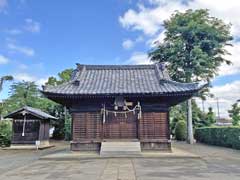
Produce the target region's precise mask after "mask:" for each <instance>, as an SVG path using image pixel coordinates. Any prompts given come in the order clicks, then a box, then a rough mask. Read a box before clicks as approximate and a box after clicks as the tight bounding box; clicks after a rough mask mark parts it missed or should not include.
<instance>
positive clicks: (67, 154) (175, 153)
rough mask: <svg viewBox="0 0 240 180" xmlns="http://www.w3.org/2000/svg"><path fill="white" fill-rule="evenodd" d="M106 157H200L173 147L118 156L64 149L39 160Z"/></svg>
mask: <svg viewBox="0 0 240 180" xmlns="http://www.w3.org/2000/svg"><path fill="white" fill-rule="evenodd" d="M107 158H159V159H181V158H183V159H185V158H190V159H200V156H199V155H196V154H192V153H189V152H187V151H183V150H181V149H176V148H174V149H173V150H172V152H159V151H146V152H141V153H140V154H139V155H126V154H122V155H119V156H116V155H113V156H100V154H99V153H96V152H73V151H64V152H58V153H54V154H49V155H46V156H42V157H40V160H53V161H71V160H72V161H79V160H84V159H85V160H86V159H107Z"/></svg>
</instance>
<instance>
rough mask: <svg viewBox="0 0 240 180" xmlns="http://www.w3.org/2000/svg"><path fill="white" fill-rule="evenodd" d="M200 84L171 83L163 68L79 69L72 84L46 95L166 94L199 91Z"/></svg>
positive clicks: (46, 90)
mask: <svg viewBox="0 0 240 180" xmlns="http://www.w3.org/2000/svg"><path fill="white" fill-rule="evenodd" d="M198 89H200V86H199V85H198V83H178V82H174V81H172V80H171V79H170V77H169V75H168V72H167V70H166V68H165V67H164V66H163V65H161V64H151V65H78V68H77V69H76V70H75V71H74V72H73V75H72V79H71V81H69V82H67V83H64V84H62V85H58V86H46V87H44V89H43V93H44V94H48V95H49V94H58V95H59V94H67V95H83V96H84V95H117V94H118V95H119V94H121V95H124V94H165V93H183V92H189V91H197V90H198Z"/></svg>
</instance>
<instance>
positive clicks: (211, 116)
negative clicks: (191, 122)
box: [205, 107, 216, 126]
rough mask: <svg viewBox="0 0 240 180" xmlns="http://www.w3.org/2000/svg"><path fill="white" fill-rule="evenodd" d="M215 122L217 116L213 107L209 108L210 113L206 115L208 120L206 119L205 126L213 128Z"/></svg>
mask: <svg viewBox="0 0 240 180" xmlns="http://www.w3.org/2000/svg"><path fill="white" fill-rule="evenodd" d="M215 122H216V116H215V114H214V112H213V110H212V107H209V108H208V112H207V114H206V118H205V125H206V126H211V125H212V124H214V123H215Z"/></svg>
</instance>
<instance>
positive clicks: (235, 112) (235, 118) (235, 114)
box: [228, 103, 240, 126]
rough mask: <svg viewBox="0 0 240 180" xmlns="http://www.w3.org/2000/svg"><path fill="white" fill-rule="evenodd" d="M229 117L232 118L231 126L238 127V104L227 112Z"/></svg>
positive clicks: (239, 108)
mask: <svg viewBox="0 0 240 180" xmlns="http://www.w3.org/2000/svg"><path fill="white" fill-rule="evenodd" d="M228 113H229V116H230V117H231V118H232V124H233V126H238V125H239V122H240V107H239V106H238V103H234V104H233V105H232V109H231V110H229V111H228Z"/></svg>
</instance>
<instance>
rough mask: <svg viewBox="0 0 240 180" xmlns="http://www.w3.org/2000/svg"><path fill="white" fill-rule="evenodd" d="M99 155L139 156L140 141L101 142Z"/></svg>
mask: <svg viewBox="0 0 240 180" xmlns="http://www.w3.org/2000/svg"><path fill="white" fill-rule="evenodd" d="M100 156H102V157H139V156H141V147H140V142H102V145H101V151H100Z"/></svg>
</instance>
